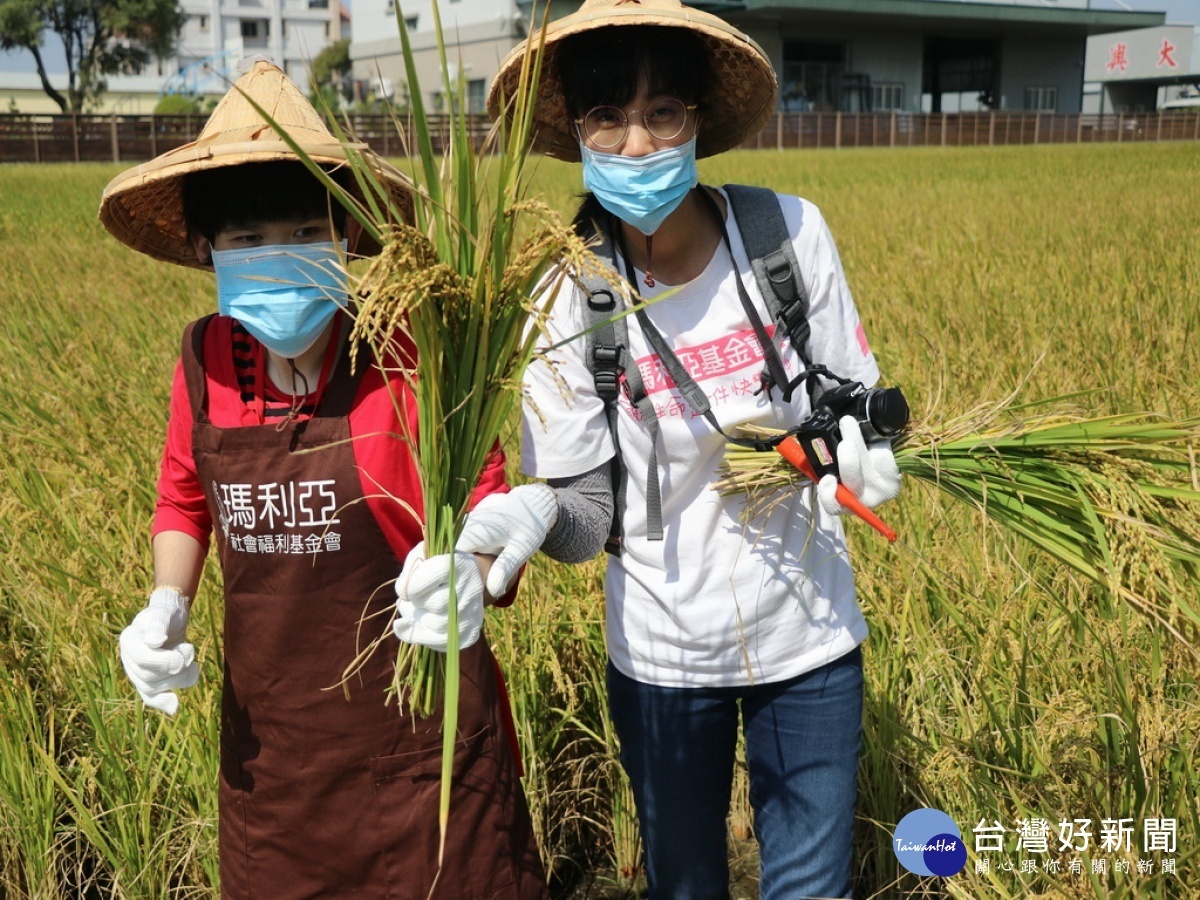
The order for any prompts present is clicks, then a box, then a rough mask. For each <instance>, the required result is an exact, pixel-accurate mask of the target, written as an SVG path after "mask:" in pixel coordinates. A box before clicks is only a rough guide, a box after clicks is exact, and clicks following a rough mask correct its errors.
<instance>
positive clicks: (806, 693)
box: [608, 647, 863, 900]
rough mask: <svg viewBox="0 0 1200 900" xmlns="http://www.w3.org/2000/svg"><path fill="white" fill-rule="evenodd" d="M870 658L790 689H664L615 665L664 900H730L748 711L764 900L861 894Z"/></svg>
mask: <svg viewBox="0 0 1200 900" xmlns="http://www.w3.org/2000/svg"><path fill="white" fill-rule="evenodd" d="M862 685H863V680H862V651H861V649H859V648H857V647H856V648H855V649H854V650H853V651H851V652H850V653H848V654H846V655H845V656H843V657H841V658H839V659H836V660H834V661H833V662H831V663H828V664H827V665H825V666H822V667H821V668H819V669H816V670H814V671H812V672H806V673H805V674H803V675H800V676H797V677H796V678H792V679H789V680H788V681H781V682H777V683H774V684H762V685H754V686H752V687H736V688H664V687H657V686H655V685H651V684H642V683H641V682H638V681H634V680H633V679H631V678H629V677H627V676H626V675H623V674H622V673H620V672H618V671H617V669H616V668H615V667H614V666H613V665H612V663H611V662H610V663H609V665H608V696H609V705H610V709H611V712H612V717H613V723H614V724H615V726H616V729H617V735H618V736H619V737H620V739H621V764H622V765H623V766H624V768H625V771H626V772H627V773H628V775H629V779H630V781H631V782H632V784H633V795H634V799H635V801H636V802H637V810H638V823H639V825H640V827H641V832H642V841H643V844H644V846H645V854H646V876H647V880H648V882H649V887H650V896H651V897H652V898H662V900H708V898H713V900H717V898H721V900H724V898H727V897H728V896H729V849H728V844H727V840H726V825H725V820H726V817H727V815H728V813H729V802H730V796H731V793H732V790H733V767H734V753H735V749H736V745H737V729H738V717H739V711H740V714H741V719H742V727H743V729H744V730H745V736H746V756H747V763H748V768H749V774H750V804H751V806H752V807H753V809H754V833H755V836H756V837H757V838H758V844H759V853H760V880H759V897H760V898H761V900H800V898H804V897H849V896H850V862H851V860H850V855H851V846H852V843H853V834H854V801H855V794H856V790H857V776H858V751H859V747H860V745H861V742H862Z"/></svg>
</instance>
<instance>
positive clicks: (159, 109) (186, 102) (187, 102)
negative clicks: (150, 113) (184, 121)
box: [154, 94, 201, 116]
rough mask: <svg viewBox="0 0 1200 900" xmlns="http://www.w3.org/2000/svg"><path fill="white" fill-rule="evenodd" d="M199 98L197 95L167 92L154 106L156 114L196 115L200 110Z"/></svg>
mask: <svg viewBox="0 0 1200 900" xmlns="http://www.w3.org/2000/svg"><path fill="white" fill-rule="evenodd" d="M200 106H201V103H200V99H199V98H198V97H188V96H185V95H184V94H167V95H166V96H165V97H163V98H162V99H161V100H159V101H158V104H157V105H156V106H155V107H154V114H155V115H156V116H183V115H188V114H192V115H196V114H198V113H199V112H200Z"/></svg>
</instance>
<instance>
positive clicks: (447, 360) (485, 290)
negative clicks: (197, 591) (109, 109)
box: [259, 2, 607, 848]
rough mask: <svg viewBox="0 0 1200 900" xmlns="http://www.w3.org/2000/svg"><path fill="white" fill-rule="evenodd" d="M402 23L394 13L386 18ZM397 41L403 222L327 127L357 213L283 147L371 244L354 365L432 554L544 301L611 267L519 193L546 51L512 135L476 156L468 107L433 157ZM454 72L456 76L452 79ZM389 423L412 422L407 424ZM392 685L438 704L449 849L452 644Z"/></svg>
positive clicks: (497, 132)
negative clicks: (407, 192) (405, 169)
mask: <svg viewBox="0 0 1200 900" xmlns="http://www.w3.org/2000/svg"><path fill="white" fill-rule="evenodd" d="M432 11H433V18H434V32H435V34H436V37H437V47H438V52H439V56H440V62H441V74H442V85H441V87H442V96H444V97H450V98H463V97H466V95H467V91H466V84H465V81H464V80H463V78H462V73H463V71H464V68H463V67H462V66H461V65H458V66H454V67H451V66H450V65H449V64H448V61H447V58H446V45H445V42H444V40H443V37H442V27H441V19H440V15H439V12H438V4H437V3H436V2H435V3H434V4H433V6H432ZM402 20H403V17H402V16H401V15H399V14H398V15H397V21H398V22H401V21H402ZM398 30H399V35H400V41H401V47H402V51H403V55H404V61H405V69H406V73H407V77H408V85H409V99H410V109H409V111H408V114H407V121H406V122H400V121H399V120H397V122H396V124H397V127H398V131H399V134H400V137H401V140H402V141H403V142H407V141H406V135H407V134H408V133H411V134H412V140H413V141H415V143H416V146H415V147H406V150H407V153H408V156H409V158H410V159H415V160H419V164H420V168H419V170H417V171H416V172H414V173H413V181H414V182H415V183H416V185H417V187H416V188H415V189H414V191H413V195H414V196H413V210H412V212H413V216H412V224H408V223H407V222H406V221H405V219H406V216H405V215H404V214H403V212H404V211H403V210H401V209H399V208H397V207H396V205H395V201H394V200H392V199H391V196H390V195H389V193H388V192H387V191H386V190H384V189H383V186H382V184H381V182H380V179H379V177H378V176H377V174H376V173H375V172H374V171H373V170H372V168H371V166H370V164H369V163H368V162H367V161H366V160H365V159H364V158H363V157H362V155H361V154H358V153H356V152H355V148H356V146H361V145H355V144H354V143H353V142H352V141H350V140H348V139H347V136H346V134H345V132H344V131H342V130H339V129H338V128H337V126H336V123H334V126H333V127H334V130H335V133H336V134H337V136H338V138H339V139H340V140H341V141H342V143H343V146H344V147H345V149H346V153H347V157H348V159H349V162H350V167H351V169H352V172H353V175H354V178H355V180H356V182H357V185H358V188H359V193H360V194H361V195H362V196H363V197H364V200H365V202H362V203H359V202H357V201H356V200H355V198H354V197H353V196H352V195H351V194H350V193H349V192H347V191H345V190H343V189H342V188H340V187H339V186H338V185H337V184H336V183H335V182H334V181H333V180H332V179H331V178H330V177H329V176H328V175H327V174H326V173H324V172H322V171H321V169H320V168H319V167H318V166H317V165H315V164H314V163H313V162H312V161H311V160H310V159H308V158H307V157H306V155H305V154H304V151H303V150H302V149H301V148H300V147H299V146H297V145H296V144H295V142H294V141H291V140H289V139H288V138H287V135H286V134H281V136H282V137H283V138H284V139H285V140H288V143H289V146H291V147H292V149H293V151H295V152H296V153H297V154H298V155H299V156H300V157H301V159H303V160H304V161H305V163H306V165H307V166H308V168H309V170H310V171H311V172H312V173H313V174H314V176H316V177H317V178H319V179H320V180H321V181H322V182H323V183H324V184H325V186H326V188H327V189H328V190H329V191H330V192H331V194H332V195H333V196H335V197H336V198H337V199H338V200H339V202H341V203H342V204H343V205H344V206H345V207H346V208H347V210H348V211H349V212H350V214H351V215H353V216H354V217H355V218H356V219H357V220H358V221H359V223H360V224H362V226H363V228H364V231H365V232H366V233H367V234H368V235H369V236H371V237H372V238H374V239H375V241H376V242H377V243H378V244H380V245H381V247H382V252H381V253H380V254H379V255H378V256H377V257H376V258H375V259H374V260H373V261H372V263H371V264H370V266H369V268H367V270H366V271H365V273H363V274H362V275H361V276H360V277H359V278H358V279H357V284H356V290H355V295H356V301H355V303H354V304H353V308H352V309H351V313H352V314H353V316H354V328H353V331H352V335H351V339H352V358H353V359H354V361H355V363H356V364H357V365H361V364H362V362H361V357H363V356H366V357H367V358H368V359H369V360H370V361H372V362H373V363H375V364H376V365H378V366H380V367H382V368H383V369H384V370H385V371H389V372H395V371H399V372H400V373H401V374H402V375H403V377H404V379H405V381H406V383H407V384H408V385H409V386H410V387H411V389H412V393H413V396H414V397H415V400H416V411H417V433H416V434H411V433H405V434H400V435H396V437H398V438H399V439H401V440H403V441H404V442H405V443H406V444H407V445H408V446H409V448H410V449H411V451H412V454H413V458H414V460H415V462H416V466H417V468H418V471H419V477H420V483H421V490H422V495H423V506H424V509H423V510H420V511H417V510H413V513H414V515H419V516H420V517H421V519H422V521H423V525H424V540H425V553H426V556H435V555H440V554H445V553H450V552H452V551H453V550H454V546H455V543H456V541H457V539H458V536H459V534H460V533H461V531H462V527H463V524H464V520H465V516H466V511H467V507H468V504H469V502H470V499H471V496H472V494H473V492H474V488H475V486H476V484H477V483H478V481H479V477H480V474H481V473H482V471H483V469H484V466H485V464H486V463H487V461H488V458H489V457H490V456H491V454H492V453H493V451H494V450H495V448H496V447H497V445H498V440H499V438H500V436H501V432H502V429H503V428H504V427H505V426H506V424H507V423H509V422H511V420H512V415H513V412H514V411H515V409H516V406H517V404H519V403H520V400H521V382H522V374H523V372H524V369H525V367H526V366H527V365H528V363H529V361H530V360H531V358H532V356H533V353H534V348H535V346H536V342H537V339H538V336H539V335H540V333H541V329H542V324H543V322H544V320H545V317H546V315H547V314H548V313H549V311H550V307H549V305H548V304H546V303H543V302H542V301H541V298H542V297H543V296H546V297H553V296H554V295H555V294H557V292H558V288H559V286H560V284H561V281H562V279H565V278H568V277H573V276H574V277H578V276H580V275H583V274H587V273H595V274H597V275H600V276H601V277H605V275H606V272H607V269H606V268H605V267H604V266H603V265H602V264H601V263H600V262H599V261H598V260H597V259H596V258H595V257H594V256H593V255H592V253H591V251H590V250H589V249H588V247H587V246H586V244H585V243H584V241H583V240H582V239H581V238H580V237H579V236H578V235H576V233H575V232H574V230H573V229H572V228H571V226H570V224H569V223H566V222H564V221H563V220H562V219H561V217H560V216H559V215H558V214H557V213H556V212H554V211H553V210H552V209H550V207H548V206H547V205H546V204H545V203H543V202H541V201H540V200H538V199H536V198H531V197H529V196H527V186H528V183H529V179H530V174H531V173H530V169H529V166H528V165H527V159H528V150H527V147H528V144H529V132H530V127H531V124H532V112H533V100H534V95H535V89H536V85H537V80H538V77H539V70H540V64H541V47H540V46H538V47H531V48H530V50H529V52H528V53H527V54H526V56H525V59H524V63H523V66H522V69H521V74H520V79H519V82H518V86H517V91H516V95H515V96H514V97H512V98H508V99H509V105H510V107H511V116H510V117H509V118H508V120H507V122H508V123H510V124H508V125H506V119H505V118H504V117H500V120H499V122H498V124H497V125H496V126H495V128H493V129H492V131H491V132H490V133H489V134H488V135H487V136H486V138H485V139H484V140H483V143H482V146H480V147H478V148H477V147H476V146H475V141H476V135H475V134H474V131H473V128H472V124H471V120H470V118H469V117H468V114H467V112H466V104H465V103H452V104H451V113H450V116H449V120H450V121H449V125H448V127H447V126H444V125H443V126H441V127H440V128H438V129H437V131H438V133H439V136H440V137H441V138H442V139H443V141H444V142H445V150H444V151H440V152H439V151H437V150H435V147H434V140H433V138H434V132H435V129H434V127H433V125H432V124H431V121H430V118H429V116H428V115H427V114H426V110H425V106H424V103H423V100H422V97H423V96H424V93H423V91H422V90H421V86H420V81H419V79H418V77H417V72H416V67H415V64H414V57H413V50H412V47H411V45H410V43H409V38H408V30H407V29H406V28H404V27H403V26H401V27H400V28H399V29H398ZM452 71H457V72H458V73H459V77H458V79H457V81H456V80H455V79H454V78H452V76H451V74H450V73H451V72H452ZM259 111H260V113H261V114H263V115H264V117H266V118H267V119H268V121H271V120H270V117H269V115H267V114H266V112H265V111H264V110H261V108H260V110H259ZM272 124H273V125H274V123H273V122H272ZM276 130H277V131H281V130H280V129H279V128H278V127H276ZM535 298H536V300H535ZM414 350H415V355H414V353H413V351H414ZM393 400H394V402H396V403H397V404H399V402H400V400H399V398H393ZM397 418H398V419H399V421H400V422H406V421H407V417H406V416H404V415H398V416H397ZM397 499H398V502H404V501H403V500H402V499H400V498H397ZM450 588H451V598H450V604H449V617H450V622H449V628H448V633H449V634H451V635H456V634H458V608H457V604H456V602H455V599H454V594H453V592H454V584H453V582H452V583H451V585H450ZM390 634H391V629H390V628H388V629H385V630H384V631H383V634H382V635H381V636H380V637H378V638H377V639H376V640H374V641H373V642H372V643H371V644H370V645H369V646H368V647H367V648H365V649H364V650H363V651H362V653H361V654H360V656H359V658H358V659H356V660H352V661H349V665H348V666H347V669H346V676H347V678H348V677H349V676H350V675H351V674H352V673H353V672H354V670H355V669H356V668H357V667H358V666H359V665H361V663H362V660H363V659H364V658H365V657H366V656H367V655H369V654H370V653H374V652H377V651H378V649H379V648H380V647H382V646H385V645H386V644H387V639H388V638H389V637H390ZM393 688H394V689H395V694H396V695H397V696H398V697H399V698H400V702H401V703H402V704H404V705H405V706H406V707H407V708H408V710H410V711H411V712H412V713H413V714H416V715H418V716H428V715H430V714H432V713H433V712H434V711H435V710H436V709H437V708H438V704H439V702H441V704H442V710H443V721H442V732H443V754H442V784H441V807H440V810H439V819H440V825H441V835H442V845H443V848H444V843H445V836H446V825H447V822H448V818H449V807H450V784H451V764H452V762H453V758H454V743H455V740H456V738H457V724H458V694H459V647H458V644H457V642H456V641H454V640H451V641H450V643H449V646H448V649H447V652H446V653H445V654H442V653H439V652H437V651H434V650H431V649H429V648H426V647H422V646H416V645H412V644H407V643H401V647H400V650H399V653H398V656H397V660H396V676H395V680H394V683H393Z"/></svg>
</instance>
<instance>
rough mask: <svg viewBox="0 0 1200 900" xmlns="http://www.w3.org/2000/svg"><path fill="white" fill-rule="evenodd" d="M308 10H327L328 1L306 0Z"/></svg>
mask: <svg viewBox="0 0 1200 900" xmlns="http://www.w3.org/2000/svg"><path fill="white" fill-rule="evenodd" d="M308 8H309V9H329V0H308Z"/></svg>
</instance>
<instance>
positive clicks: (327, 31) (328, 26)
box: [325, 22, 333, 38]
mask: <svg viewBox="0 0 1200 900" xmlns="http://www.w3.org/2000/svg"><path fill="white" fill-rule="evenodd" d="M332 33H333V27H332V24H331V23H329V22H326V23H325V37H326V38H328V37H330V36H332Z"/></svg>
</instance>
